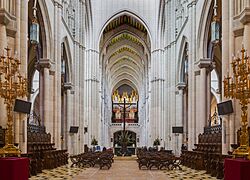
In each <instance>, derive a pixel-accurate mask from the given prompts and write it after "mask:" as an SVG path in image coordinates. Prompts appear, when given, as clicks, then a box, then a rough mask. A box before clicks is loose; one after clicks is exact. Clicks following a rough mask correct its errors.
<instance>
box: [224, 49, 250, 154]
mask: <svg viewBox="0 0 250 180" xmlns="http://www.w3.org/2000/svg"><path fill="white" fill-rule="evenodd" d="M231 65H232V68H233V77H229V74H227V77H224V81H223V83H224V96H225V97H231V98H235V99H239V100H240V105H241V111H242V113H241V131H240V147H238V148H237V149H236V150H235V151H234V152H233V155H234V157H243V158H248V159H250V149H249V136H248V130H247V128H248V120H247V108H248V107H247V105H248V103H249V98H250V61H249V57H248V56H247V55H246V50H245V49H244V48H242V50H241V58H240V57H237V58H235V59H234V60H233V61H232V63H231Z"/></svg>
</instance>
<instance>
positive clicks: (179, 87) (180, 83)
mask: <svg viewBox="0 0 250 180" xmlns="http://www.w3.org/2000/svg"><path fill="white" fill-rule="evenodd" d="M186 86H187V85H186V83H185V82H179V83H177V84H176V87H177V89H178V90H183V89H184V88H185V87H186Z"/></svg>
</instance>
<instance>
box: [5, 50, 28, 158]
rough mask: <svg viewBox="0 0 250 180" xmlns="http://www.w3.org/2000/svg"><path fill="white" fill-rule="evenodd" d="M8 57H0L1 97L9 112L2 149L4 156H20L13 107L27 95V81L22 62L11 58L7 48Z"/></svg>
mask: <svg viewBox="0 0 250 180" xmlns="http://www.w3.org/2000/svg"><path fill="white" fill-rule="evenodd" d="M5 50H6V51H7V56H5V55H2V56H1V57H0V96H1V97H2V98H3V99H4V104H6V110H7V131H6V136H5V146H4V147H3V148H2V149H0V154H1V155H3V156H6V155H7V156H15V155H17V156H20V154H21V151H20V150H19V149H18V148H17V147H16V146H14V135H13V133H14V132H13V120H14V119H13V106H14V102H15V99H16V98H17V97H18V96H22V97H23V96H25V95H26V94H27V80H26V79H25V78H23V77H22V76H21V75H20V72H19V70H20V64H21V62H20V60H18V59H17V58H13V57H11V54H10V49H9V48H5Z"/></svg>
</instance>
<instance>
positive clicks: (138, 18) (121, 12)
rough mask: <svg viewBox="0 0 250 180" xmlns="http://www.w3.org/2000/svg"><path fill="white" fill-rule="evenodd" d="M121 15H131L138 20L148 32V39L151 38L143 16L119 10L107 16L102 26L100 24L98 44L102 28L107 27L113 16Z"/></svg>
mask: <svg viewBox="0 0 250 180" xmlns="http://www.w3.org/2000/svg"><path fill="white" fill-rule="evenodd" d="M122 15H127V16H131V17H133V18H135V19H136V20H138V21H139V22H140V23H141V24H142V25H143V26H144V27H145V28H146V30H147V33H148V36H149V40H151V39H152V35H151V34H152V33H151V31H150V29H149V27H148V25H147V23H146V21H145V20H144V19H143V18H141V17H139V16H138V15H137V14H136V13H133V12H132V11H130V10H120V11H118V12H116V13H114V14H112V15H111V16H110V17H109V18H108V20H107V21H106V22H105V23H104V24H103V26H102V28H101V30H100V32H99V36H98V41H97V42H98V44H100V42H101V37H102V35H103V32H104V29H105V28H106V27H107V25H108V24H109V23H110V22H112V21H113V20H114V19H115V18H117V17H119V16H122ZM150 45H151V41H150Z"/></svg>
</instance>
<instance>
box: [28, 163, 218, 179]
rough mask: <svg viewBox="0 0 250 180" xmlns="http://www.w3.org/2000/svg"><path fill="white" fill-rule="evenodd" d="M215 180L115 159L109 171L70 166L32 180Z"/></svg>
mask: <svg viewBox="0 0 250 180" xmlns="http://www.w3.org/2000/svg"><path fill="white" fill-rule="evenodd" d="M46 179H49V180H63V179H69V180H81V179H88V180H163V179H164V180H184V179H193V180H213V179H216V178H214V177H211V176H209V175H208V174H205V171H196V170H193V169H190V168H187V167H182V170H146V169H144V170H139V168H138V164H137V162H136V161H135V160H126V159H125V160H121V159H115V162H114V163H113V165H112V167H111V168H110V169H109V170H107V169H103V170H100V169H99V168H98V167H94V168H78V167H73V168H70V166H69V165H66V166H62V167H58V168H56V169H53V170H43V173H40V174H38V175H37V176H32V177H31V178H30V180H46Z"/></svg>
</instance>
